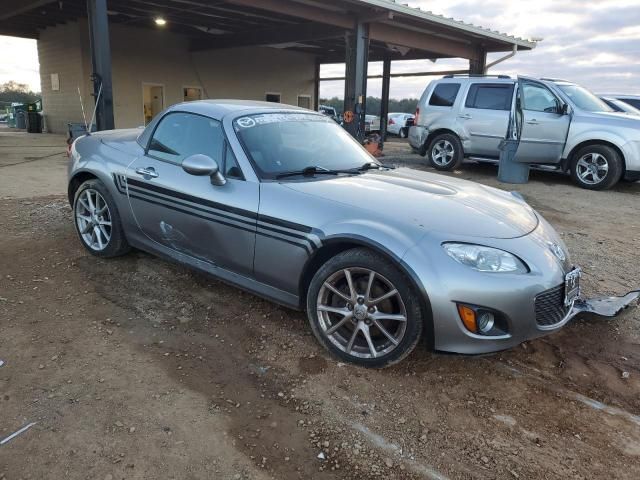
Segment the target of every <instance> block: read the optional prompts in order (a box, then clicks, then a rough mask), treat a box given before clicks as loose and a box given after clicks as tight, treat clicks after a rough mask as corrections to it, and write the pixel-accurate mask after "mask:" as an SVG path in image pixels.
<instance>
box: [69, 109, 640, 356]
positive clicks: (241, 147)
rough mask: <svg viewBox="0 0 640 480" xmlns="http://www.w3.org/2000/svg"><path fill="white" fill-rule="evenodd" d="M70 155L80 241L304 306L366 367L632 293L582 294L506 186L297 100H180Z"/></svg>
mask: <svg viewBox="0 0 640 480" xmlns="http://www.w3.org/2000/svg"><path fill="white" fill-rule="evenodd" d="M70 155H71V160H70V165H69V200H70V202H71V203H72V205H73V212H74V219H75V225H76V228H77V231H78V234H79V237H80V239H81V241H82V243H83V245H84V246H85V247H86V248H87V250H88V251H89V252H90V253H92V254H93V255H96V256H99V257H113V256H116V255H122V254H124V253H126V252H127V251H128V250H129V248H130V247H135V248H139V249H141V250H145V251H147V252H152V253H154V254H157V255H161V256H165V257H169V258H171V259H174V260H177V261H179V262H181V263H183V264H186V265H189V266H191V267H195V268H197V269H200V270H203V271H205V272H208V273H210V274H212V275H215V276H216V277H218V278H220V279H221V280H223V281H225V282H228V283H231V284H233V285H236V286H238V287H240V288H244V289H246V290H249V291H251V292H254V293H256V294H258V295H261V296H263V297H266V298H269V299H271V300H273V301H275V302H278V303H280V304H283V305H286V306H288V307H293V308H298V309H303V310H306V312H307V315H308V318H309V323H310V325H311V328H312V330H313V332H314V333H315V335H316V337H317V338H318V340H319V341H320V342H321V343H322V344H323V345H324V346H325V347H326V348H328V349H329V350H330V351H331V352H333V354H334V355H336V356H337V357H339V358H341V359H342V360H345V361H350V362H353V363H357V364H360V365H365V366H371V367H381V366H385V365H389V364H392V363H395V362H398V361H400V360H401V359H402V358H404V357H405V356H406V355H408V354H409V353H410V352H411V351H412V350H413V349H414V348H415V346H416V345H417V344H418V343H419V342H420V341H421V339H423V340H424V341H425V343H426V344H427V345H428V346H429V347H431V348H432V349H435V350H440V351H448V352H460V353H483V352H491V351H496V350H501V349H505V348H509V347H512V346H514V345H517V344H519V343H520V342H523V341H524V340H528V339H532V338H535V337H538V336H540V335H544V334H547V333H549V332H553V331H554V330H557V329H559V328H560V327H562V326H563V325H564V324H566V323H567V322H568V321H569V320H570V319H571V318H572V317H574V316H575V315H576V314H577V313H579V312H581V311H585V310H589V311H592V312H595V313H601V314H608V315H613V314H615V313H617V312H618V311H619V310H621V309H622V308H623V307H625V306H627V305H628V304H630V303H631V302H632V301H634V300H635V299H637V298H638V292H632V293H630V294H627V295H626V296H625V297H621V298H608V299H597V300H592V301H585V300H582V299H581V298H580V275H581V273H580V269H579V268H577V267H575V266H574V265H573V264H572V263H571V260H570V258H569V254H568V252H567V250H566V248H565V245H564V243H563V242H562V240H561V239H560V238H559V236H558V235H557V234H556V232H555V231H554V230H553V228H552V227H551V226H550V225H549V224H548V223H547V222H546V221H545V220H544V219H543V218H542V217H541V216H540V215H538V214H537V213H536V212H535V211H534V210H533V209H532V208H531V207H529V206H528V205H527V204H526V203H525V202H524V201H523V199H522V198H521V197H520V196H518V195H517V194H511V193H507V192H503V191H500V190H497V189H494V188H489V187H485V186H482V185H479V184H476V183H472V182H468V181H464V180H458V179H455V178H451V177H445V176H442V175H438V174H431V173H425V172H419V171H415V170H409V169H395V168H389V167H386V166H384V165H382V164H380V163H378V162H377V161H376V160H375V159H374V158H373V157H371V156H370V155H369V154H368V153H367V152H366V151H365V150H364V149H363V148H362V147H361V146H360V145H358V143H356V141H354V140H353V139H352V138H351V137H350V136H349V135H348V134H347V133H346V132H345V131H344V130H343V129H342V128H341V127H340V126H338V125H337V124H336V123H335V122H333V121H332V120H331V119H328V118H327V117H325V116H323V115H321V114H319V113H315V112H310V111H308V110H302V109H298V108H294V107H288V106H285V105H279V104H267V103H262V102H249V101H232V100H231V101H225V100H219V101H199V102H191V103H183V104H179V105H175V106H173V107H171V108H169V109H168V110H166V111H165V112H163V113H162V114H160V115H158V116H157V117H156V118H155V119H154V120H153V121H152V122H151V123H150V124H149V125H148V126H147V127H146V128H145V129H144V130H139V129H134V130H115V131H107V132H99V133H93V134H91V135H89V136H85V137H82V138H80V139H78V140H77V141H75V143H73V145H72V148H71V153H70Z"/></svg>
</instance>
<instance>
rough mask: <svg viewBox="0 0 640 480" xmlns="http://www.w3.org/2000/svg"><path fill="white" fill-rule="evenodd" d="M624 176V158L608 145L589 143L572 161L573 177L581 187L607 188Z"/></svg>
mask: <svg viewBox="0 0 640 480" xmlns="http://www.w3.org/2000/svg"><path fill="white" fill-rule="evenodd" d="M621 176H622V159H621V158H620V155H619V154H618V152H616V151H615V150H614V149H613V148H611V147H609V146H607V145H588V146H586V147H583V148H581V149H580V150H578V151H577V152H576V154H575V155H574V156H573V160H572V161H571V178H572V179H573V181H574V182H575V183H576V184H577V185H578V186H580V187H582V188H586V189H589V190H606V189H608V188H611V187H613V186H614V185H615V184H616V183H618V180H620V177H621Z"/></svg>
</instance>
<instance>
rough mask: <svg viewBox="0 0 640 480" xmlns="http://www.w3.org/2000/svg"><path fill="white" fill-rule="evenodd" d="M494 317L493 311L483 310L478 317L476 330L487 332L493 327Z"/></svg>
mask: <svg viewBox="0 0 640 480" xmlns="http://www.w3.org/2000/svg"><path fill="white" fill-rule="evenodd" d="M495 322H496V319H495V317H494V316H493V313H490V312H483V313H481V314H480V316H479V317H478V330H479V331H480V333H488V332H490V331H491V329H492V328H493V325H494V324H495Z"/></svg>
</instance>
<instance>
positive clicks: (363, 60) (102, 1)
mask: <svg viewBox="0 0 640 480" xmlns="http://www.w3.org/2000/svg"><path fill="white" fill-rule="evenodd" d="M157 17H162V18H163V19H166V21H167V28H168V29H170V30H172V31H174V32H176V33H180V34H184V35H187V36H188V37H189V39H190V50H191V51H194V52H195V51H202V50H215V49H225V48H233V47H238V46H245V47H246V46H277V47H278V48H285V49H288V50H293V51H299V52H305V53H308V54H313V55H314V56H315V57H316V75H315V95H314V101H315V107H316V109H317V102H318V92H319V84H320V65H321V64H323V63H342V62H344V63H345V64H346V77H345V96H344V111H345V112H346V111H351V112H354V113H355V116H354V121H353V122H351V123H349V124H347V125H346V128H347V129H348V130H349V131H350V133H352V134H353V135H354V136H356V137H359V138H362V135H363V134H364V112H365V109H366V104H365V103H366V96H367V95H366V93H367V92H366V90H367V71H368V62H370V61H382V62H383V65H384V67H383V75H382V80H383V82H382V83H383V91H382V99H383V101H382V105H383V106H382V110H383V111H382V112H381V126H382V128H385V127H386V116H387V113H388V112H387V108H388V98H389V86H390V79H391V62H393V61H394V60H410V59H430V60H436V59H439V58H463V59H467V60H468V61H469V68H468V73H470V74H483V73H485V71H486V67H487V54H488V53H491V52H516V51H519V50H530V49H532V48H534V47H535V42H532V41H529V40H524V39H521V38H516V37H513V36H509V35H507V34H504V33H500V32H496V31H492V30H488V29H486V28H482V27H478V26H475V25H471V24H467V23H464V22H461V21H457V20H454V19H451V18H446V17H443V16H440V15H435V14H433V13H431V12H425V11H422V10H419V9H416V8H411V7H408V6H406V5H401V4H398V3H396V2H394V1H391V0H324V1H322V2H320V1H315V0H224V1H218V0H209V1H207V0H23V1H22V2H15V1H13V0H0V35H12V36H19V37H27V38H35V39H37V38H38V36H39V32H40V31H41V30H42V29H45V28H47V27H52V26H55V25H58V24H63V23H66V22H70V21H74V20H78V19H82V18H87V19H88V22H89V26H90V28H89V32H90V37H91V38H90V42H91V61H92V68H93V76H92V78H93V81H94V95H95V96H96V97H97V94H98V91H99V90H100V88H102V92H101V95H100V99H99V104H98V113H97V125H98V129H110V128H113V127H114V114H113V93H112V88H111V53H110V46H109V45H110V38H109V24H110V23H113V24H116V23H122V24H129V25H135V26H138V27H148V28H155V25H154V18H157ZM88 40H89V39H88Z"/></svg>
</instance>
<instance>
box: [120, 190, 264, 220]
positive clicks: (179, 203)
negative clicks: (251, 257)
mask: <svg viewBox="0 0 640 480" xmlns="http://www.w3.org/2000/svg"><path fill="white" fill-rule="evenodd" d="M129 191H130V192H135V193H139V194H141V195H146V196H148V197H153V198H156V199H158V200H164V201H165V202H169V203H173V204H175V205H179V206H181V207H188V208H193V209H194V210H198V211H200V212H204V213H208V214H210V215H216V216H218V217H222V218H226V219H227V220H233V221H234V222H239V223H244V224H246V225H251V226H253V227H255V226H256V222H255V221H253V222H252V221H251V220H245V219H241V218H235V217H230V216H229V215H225V214H223V213H218V212H214V211H212V210H208V209H206V208H202V207H197V206H195V205H189V204H187V203H182V202H179V201H177V200H174V199H172V198H166V197H161V196H160V195H155V194H153V193H150V192H145V191H144V190H141V189H139V188H134V187H129Z"/></svg>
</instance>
